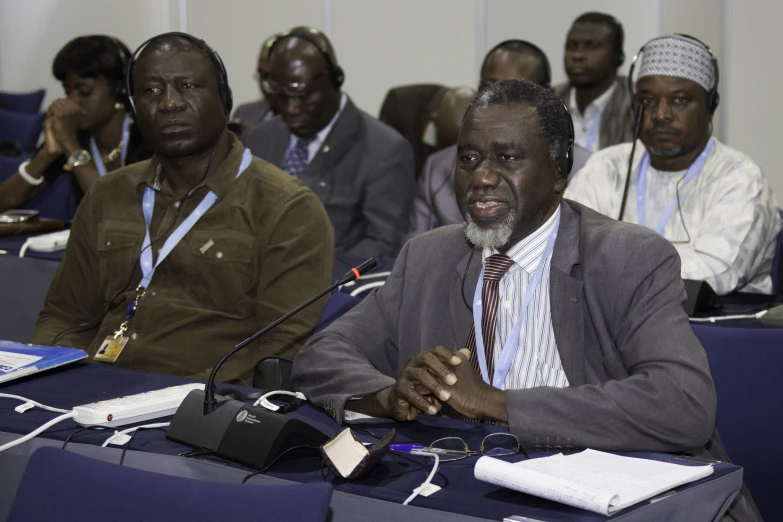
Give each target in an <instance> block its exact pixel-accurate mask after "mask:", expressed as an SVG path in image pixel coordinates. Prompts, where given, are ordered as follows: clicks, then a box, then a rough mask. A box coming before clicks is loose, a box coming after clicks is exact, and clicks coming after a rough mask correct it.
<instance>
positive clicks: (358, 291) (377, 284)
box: [351, 281, 386, 297]
mask: <svg viewBox="0 0 783 522" xmlns="http://www.w3.org/2000/svg"><path fill="white" fill-rule="evenodd" d="M385 282H386V281H373V282H372V283H367V284H366V285H362V286H360V287H359V288H357V289H356V290H353V291H351V297H356V296H357V295H359V294H361V293H362V292H366V291H368V290H372V289H373V288H379V287H381V286H383V284H384V283H385Z"/></svg>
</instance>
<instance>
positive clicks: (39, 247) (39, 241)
mask: <svg viewBox="0 0 783 522" xmlns="http://www.w3.org/2000/svg"><path fill="white" fill-rule="evenodd" d="M70 235H71V231H70V229H69V230H58V231H57V232H50V233H49V234H41V235H40V236H33V237H31V238H29V239H28V240H27V241H25V243H24V245H22V249H21V251H20V252H19V257H24V253H25V252H26V251H27V250H32V251H34V252H57V251H58V250H64V249H65V247H66V245H67V244H68V238H69V237H70Z"/></svg>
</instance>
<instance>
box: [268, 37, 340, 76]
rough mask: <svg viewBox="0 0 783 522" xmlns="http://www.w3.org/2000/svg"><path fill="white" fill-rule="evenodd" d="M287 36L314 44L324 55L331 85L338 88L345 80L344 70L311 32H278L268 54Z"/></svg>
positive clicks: (270, 54)
mask: <svg viewBox="0 0 783 522" xmlns="http://www.w3.org/2000/svg"><path fill="white" fill-rule="evenodd" d="M288 37H295V38H301V39H302V40H305V41H307V42H310V43H311V44H313V45H314V46H315V48H316V49H318V51H320V53H321V55H322V56H323V57H324V60H326V66H327V67H328V68H329V77H330V78H331V80H332V86H333V87H334V88H335V90H336V89H339V88H340V87H341V86H342V84H343V83H344V82H345V72H344V71H343V69H342V67H340V66H339V65H337V64H336V63H335V62H334V61H332V57H331V56H330V55H329V50H328V49H327V48H326V46H325V45H322V44H321V42H319V41H318V39H317V38H315V37H314V36H313V35H312V34H310V33H308V32H305V31H286V32H284V33H280V34H279V35H277V37H276V38H275V41H274V42H272V45H271V46H270V47H269V56H270V57H271V56H272V53H273V52H274V51H275V46H277V44H278V43H279V42H280V40H282V39H284V38H288Z"/></svg>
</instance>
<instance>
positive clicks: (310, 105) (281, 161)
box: [242, 27, 416, 257]
mask: <svg viewBox="0 0 783 522" xmlns="http://www.w3.org/2000/svg"><path fill="white" fill-rule="evenodd" d="M269 53H270V54H269V76H268V81H267V82H266V84H267V85H268V87H269V88H270V90H271V92H272V93H273V94H274V95H275V99H276V100H277V106H278V109H279V111H280V115H279V117H275V118H272V119H271V120H268V121H265V122H263V123H260V124H259V125H256V126H255V127H252V128H250V129H248V130H247V131H246V132H245V133H243V134H242V141H243V142H244V144H245V146H246V147H248V148H249V149H250V150H251V151H252V152H253V154H254V155H256V156H258V157H259V158H261V159H265V160H267V161H269V162H270V163H274V164H275V165H277V166H279V167H282V169H283V170H286V171H288V172H289V173H290V174H291V175H292V176H295V177H297V178H299V179H301V180H302V181H303V182H305V183H306V184H307V186H308V187H310V189H311V190H312V191H313V192H315V194H316V195H317V196H318V199H320V200H321V203H323V205H324V207H326V212H327V214H329V219H330V220H331V221H332V225H333V226H334V238H335V252H336V253H338V254H340V253H345V254H352V255H357V256H390V257H391V256H394V255H395V254H396V253H397V251H398V250H399V248H400V245H401V244H402V237H403V235H404V234H405V232H406V231H407V228H408V212H409V210H410V208H411V204H412V202H413V196H414V192H415V190H416V176H415V173H414V170H413V150H412V149H411V146H410V144H409V143H408V142H407V141H406V140H405V139H404V138H403V137H402V136H400V135H399V134H397V132H396V131H394V130H393V129H392V128H391V127H388V126H387V125H385V124H383V123H381V122H379V121H378V120H376V119H375V118H373V117H372V116H370V115H368V114H365V113H364V112H362V111H360V110H359V109H358V108H357V107H356V106H355V105H354V104H353V102H352V101H351V100H350V99H349V98H348V96H347V95H346V94H345V93H343V92H342V91H341V89H340V87H341V85H342V83H343V80H344V73H343V70H342V69H341V68H340V66H339V65H338V64H337V57H336V55H335V52H334V49H333V48H332V45H331V43H330V42H329V40H328V39H327V38H326V36H324V35H323V34H322V33H321V32H320V31H317V30H315V29H312V28H307V27H296V28H294V29H291V30H290V31H287V32H285V33H283V34H281V35H279V36H278V37H277V39H276V40H275V41H274V42H273V43H272V44H271V46H270V51H269Z"/></svg>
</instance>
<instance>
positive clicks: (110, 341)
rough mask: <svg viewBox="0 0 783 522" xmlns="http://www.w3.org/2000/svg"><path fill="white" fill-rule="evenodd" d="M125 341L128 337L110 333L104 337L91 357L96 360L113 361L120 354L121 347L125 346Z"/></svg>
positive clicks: (126, 341)
mask: <svg viewBox="0 0 783 522" xmlns="http://www.w3.org/2000/svg"><path fill="white" fill-rule="evenodd" d="M127 343H128V338H127V337H125V336H122V337H114V336H113V335H110V336H108V337H106V339H104V341H103V344H101V347H100V348H98V351H97V352H95V357H93V359H95V360H96V361H101V362H110V363H113V362H114V361H116V360H117V358H118V357H119V356H120V353H122V349H123V348H125V345H126V344H127Z"/></svg>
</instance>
